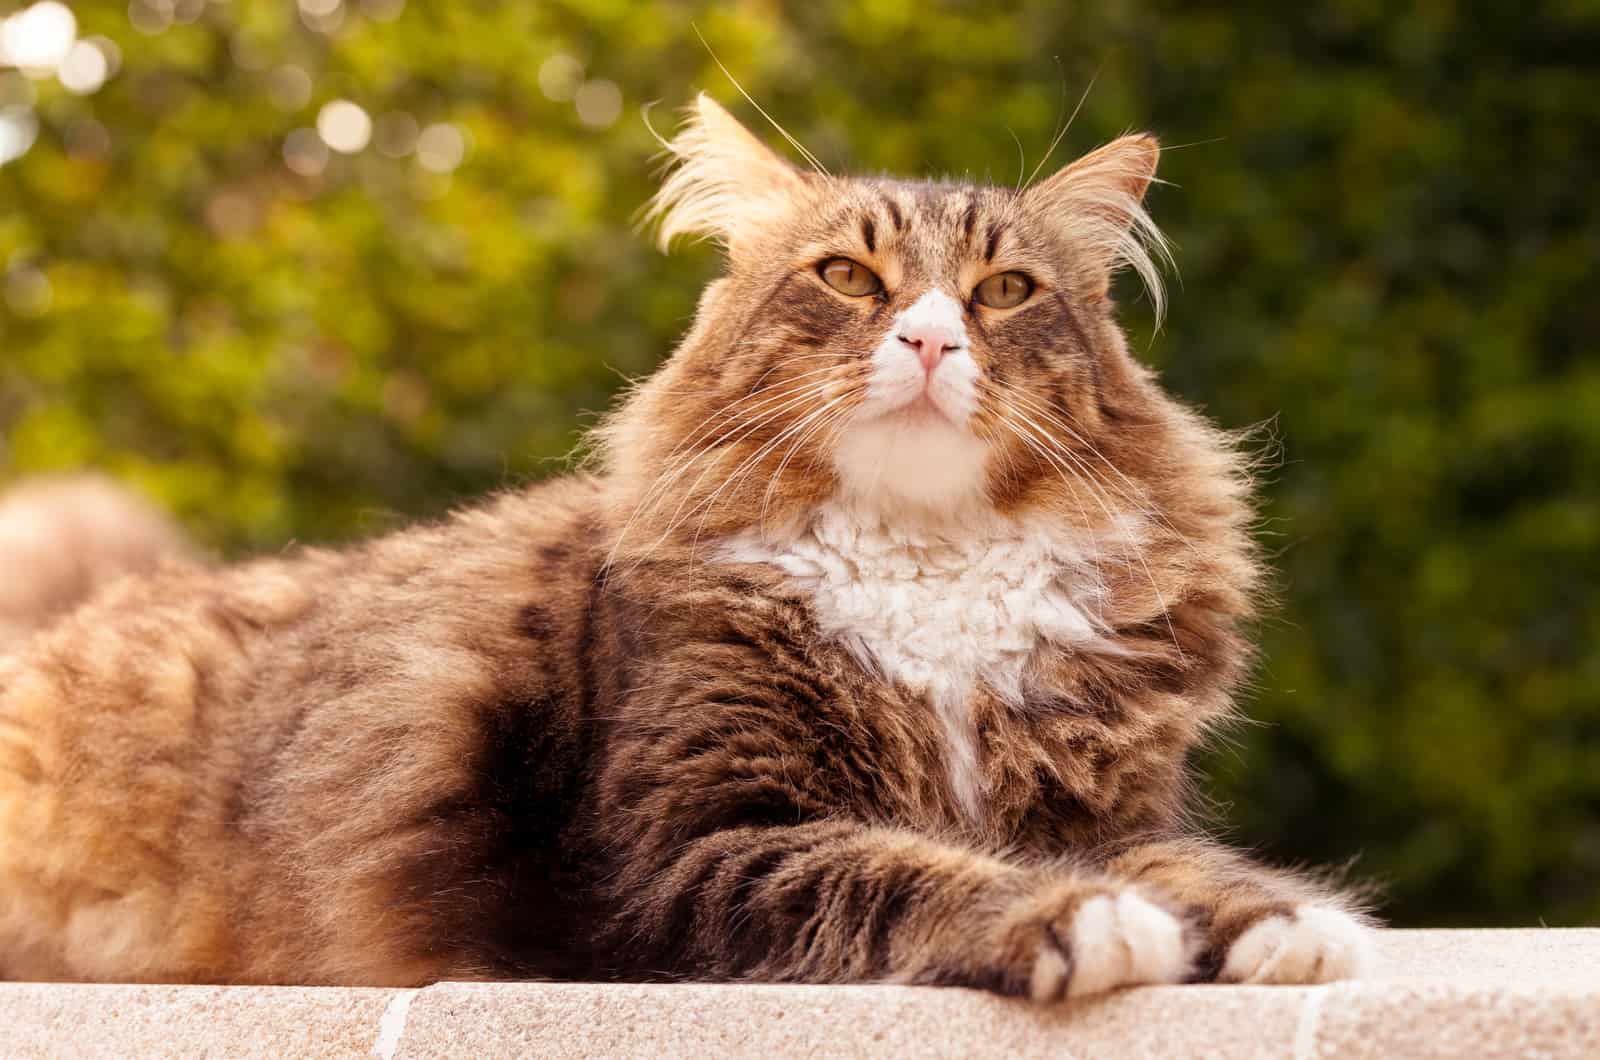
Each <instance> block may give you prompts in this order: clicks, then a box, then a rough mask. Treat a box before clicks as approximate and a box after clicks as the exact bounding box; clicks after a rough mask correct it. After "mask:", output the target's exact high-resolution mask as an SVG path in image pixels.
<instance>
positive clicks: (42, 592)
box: [0, 475, 193, 654]
mask: <svg viewBox="0 0 1600 1060" xmlns="http://www.w3.org/2000/svg"><path fill="white" fill-rule="evenodd" d="M192 555H193V550H192V548H191V546H190V545H189V543H188V541H187V540H186V539H185V537H184V535H183V533H182V532H181V531H180V530H179V529H178V527H177V525H176V524H175V523H173V522H172V520H170V519H168V518H167V517H166V516H165V515H163V514H162V513H161V512H159V511H157V510H156V509H155V508H154V507H152V506H151V505H150V504H148V503H146V502H145V501H144V500H142V499H140V498H139V497H137V496H135V495H134V494H132V493H130V492H129V491H128V490H126V489H124V488H122V487H121V486H118V485H117V484H116V483H114V482H112V481H111V480H109V479H106V478H103V477H100V476H96V475H82V476H63V477H50V478H39V479H32V480H29V481H27V482H24V483H22V484H20V485H18V486H16V487H14V488H13V489H11V490H10V491H9V492H5V493H0V654H4V653H6V652H7V651H9V650H11V649H12V648H15V647H16V646H17V645H18V644H19V643H20V642H21V641H22V640H23V639H25V638H26V637H27V636H29V635H30V634H31V633H33V632H34V631H35V630H38V629H41V628H43V627H44V626H46V625H49V624H50V623H51V622H52V621H54V620H55V619H57V618H59V617H61V616H62V615H64V614H66V613H67V612H69V611H71V610H73V609H74V608H76V607H77V606H78V605H79V604H81V603H83V602H84V601H85V600H87V599H89V597H90V596H92V595H94V594H95V593H96V592H97V591H99V590H100V588H102V587H103V586H105V585H107V584H109V583H111V582H113V581H116V580H117V579H118V578H121V577H122V576H123V575H126V574H135V573H142V572H146V571H151V570H154V569H155V568H156V567H158V566H160V564H161V563H162V561H163V560H165V559H168V558H188V557H191V556H192Z"/></svg>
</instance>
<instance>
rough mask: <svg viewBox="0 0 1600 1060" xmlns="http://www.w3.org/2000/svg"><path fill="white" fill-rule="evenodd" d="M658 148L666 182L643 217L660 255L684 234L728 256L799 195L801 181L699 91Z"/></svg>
mask: <svg viewBox="0 0 1600 1060" xmlns="http://www.w3.org/2000/svg"><path fill="white" fill-rule="evenodd" d="M666 148H667V152H668V154H669V155H670V159H669V162H668V167H669V168H668V172H667V175H666V179H665V180H663V181H662V183H661V189H660V190H659V191H657V192H656V195H655V198H654V199H652V200H651V202H650V207H649V209H648V210H647V211H646V213H645V222H646V223H647V224H654V225H655V226H656V238H657V242H658V243H659V245H660V247H661V249H662V250H667V249H668V248H669V247H670V246H671V243H672V240H673V239H674V238H675V237H677V236H679V235H687V236H698V237H700V238H702V239H713V240H716V241H717V242H718V243H720V244H722V246H723V247H725V248H727V249H729V250H730V251H731V250H732V249H733V248H734V247H735V246H736V245H737V244H739V243H742V242H744V241H745V240H747V239H748V238H750V237H751V236H753V235H755V234H756V233H758V232H760V231H761V230H762V229H763V228H764V227H765V226H767V225H768V224H770V223H771V222H772V221H773V220H775V219H777V218H779V217H782V216H783V215H784V214H786V213H788V212H789V211H790V210H792V209H793V208H794V206H795V205H796V204H797V202H798V201H799V200H801V199H802V198H803V197H804V196H805V193H806V189H807V179H808V178H807V176H806V174H804V173H802V172H801V171H800V170H798V169H796V168H795V167H794V166H792V165H790V164H789V163H788V162H786V161H784V160H783V159H782V158H780V157H779V156H778V155H777V154H775V153H773V151H772V150H771V149H770V148H768V147H767V145H766V144H764V143H762V142H761V141H760V140H758V139H757V138H756V137H755V136H754V135H752V134H751V133H750V131H749V130H748V129H746V128H745V127H744V126H743V125H741V124H739V122H738V121H737V120H736V119H735V118H734V117H733V115H731V114H729V113H728V112H727V111H725V110H723V109H722V107H721V106H719V105H718V104H717V102H716V101H715V100H713V99H712V98H711V97H710V96H708V95H706V94H705V93H703V92H702V93H701V94H700V96H699V98H698V99H696V100H695V102H694V104H693V105H692V106H691V107H689V109H688V120H687V122H686V123H685V124H684V126H683V128H682V129H680V130H679V131H678V135H677V136H675V137H673V139H672V141H671V142H670V143H667V144H666Z"/></svg>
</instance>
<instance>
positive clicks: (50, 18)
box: [0, 0, 78, 77]
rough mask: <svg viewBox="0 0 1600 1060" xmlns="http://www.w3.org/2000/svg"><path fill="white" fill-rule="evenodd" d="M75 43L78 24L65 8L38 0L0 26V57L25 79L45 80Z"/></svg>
mask: <svg viewBox="0 0 1600 1060" xmlns="http://www.w3.org/2000/svg"><path fill="white" fill-rule="evenodd" d="M77 39H78V20H77V18H76V17H75V16H74V15H73V13H72V12H71V10H69V9H68V8H67V6H66V5H65V4H59V3H56V0H41V2H40V3H37V4H34V5H33V6H32V7H28V8H24V9H23V10H21V11H19V12H18V13H16V14H15V15H12V16H11V17H10V18H8V19H6V20H5V22H4V24H0V57H3V58H4V60H5V61H6V62H8V63H10V64H11V65H12V66H15V67H17V68H18V69H19V70H21V71H22V72H23V73H25V74H27V75H28V76H29V77H49V76H50V75H51V74H53V73H55V70H56V67H57V66H58V65H60V63H61V61H62V60H63V59H65V58H66V57H67V53H68V52H69V51H71V50H72V43H73V41H75V40H77Z"/></svg>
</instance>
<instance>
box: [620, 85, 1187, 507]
mask: <svg viewBox="0 0 1600 1060" xmlns="http://www.w3.org/2000/svg"><path fill="white" fill-rule="evenodd" d="M673 153H674V154H675V155H676V156H677V160H678V165H677V168H675V169H674V170H673V171H672V173H671V174H670V176H669V177H668V178H667V181H666V184H665V185H664V187H663V190H662V193H661V196H660V197H659V198H658V200H657V206H656V212H657V215H658V216H659V218H660V220H661V226H662V234H663V238H664V240H670V239H671V237H672V236H673V235H675V234H678V233H696V234H701V235H707V236H711V237H713V238H716V239H718V240H719V241H720V242H722V244H723V245H724V246H725V247H726V249H727V253H728V274H727V276H726V277H724V278H723V279H721V280H718V281H717V282H716V283H714V284H713V285H712V287H711V288H710V289H709V290H708V292H707V295H706V297H705V299H704V300H703V301H702V304H701V310H700V314H699V317H698V318H697V321H696V327H695V329H694V331H693V332H692V333H691V335H690V336H689V337H688V339H686V340H685V342H684V344H683V346H682V347H681V348H680V349H679V350H678V352H677V353H676V354H675V356H674V358H673V360H672V361H671V362H669V364H668V366H667V367H666V368H665V369H664V370H663V371H662V373H660V374H659V375H658V376H657V377H656V379H655V380H653V381H652V382H651V383H650V384H649V385H647V386H646V387H645V388H643V390H642V391H641V393H640V394H639V395H637V396H636V397H635V399H634V402H633V403H632V405H631V406H630V410H629V412H628V413H627V414H625V415H624V416H623V417H622V418H621V420H620V421H619V422H618V423H617V424H614V425H613V427H612V429H611V435H612V437H611V438H610V439H609V444H610V445H611V447H612V448H613V450H616V449H618V448H624V447H625V448H629V449H632V450H635V451H638V452H640V453H648V454H652V455H651V456H647V457H646V458H645V464H646V465H648V467H647V472H648V474H650V475H651V476H652V479H653V482H652V487H651V488H652V489H653V491H654V497H655V500H654V501H652V503H653V504H655V505H656V506H657V507H660V506H661V504H662V503H663V500H664V499H667V498H670V500H671V510H672V511H674V512H675V513H676V516H682V515H683V514H684V513H689V514H690V516H691V517H692V518H695V519H699V520H700V521H701V522H702V524H705V523H708V522H709V523H710V524H712V525H715V526H717V527H719V528H726V527H728V526H729V525H737V524H738V523H739V521H740V520H741V518H743V520H744V521H745V522H747V523H751V522H756V521H760V520H764V519H767V518H770V517H771V516H772V515H773V513H774V512H777V513H779V515H780V516H781V517H783V518H788V517H792V516H794V515H795V514H796V513H797V511H802V510H803V509H804V508H805V506H806V505H808V504H815V503H818V502H820V501H822V500H825V499H829V498H837V499H842V500H846V501H848V502H850V503H853V504H857V505H862V506H867V507H877V508H880V509H882V510H883V511H884V512H885V513H886V514H891V513H912V514H916V515H919V516H933V517H945V518H961V517H964V516H965V515H968V514H971V513H972V512H973V511H975V510H996V509H998V510H1011V509H1015V508H1017V507H1022V506H1027V505H1030V504H1031V505H1040V504H1043V505H1051V504H1054V505H1060V504H1067V503H1078V502H1079V501H1081V502H1084V503H1083V504H1080V505H1079V506H1080V507H1083V506H1084V504H1087V499H1088V498H1089V497H1090V496H1091V491H1090V490H1088V489H1087V488H1086V487H1084V485H1083V482H1082V481H1081V480H1082V479H1083V477H1084V476H1087V477H1088V479H1089V480H1099V479H1102V478H1104V477H1105V476H1106V469H1105V468H1104V467H1097V466H1092V465H1094V464H1095V463H1097V462H1098V463H1099V464H1107V466H1109V461H1110V460H1112V459H1114V458H1113V457H1112V456H1110V455H1109V454H1110V452H1111V451H1113V450H1117V449H1119V448H1121V447H1118V446H1115V445H1108V444H1107V439H1106V438H1105V435H1106V434H1107V432H1108V428H1109V427H1110V425H1109V424H1108V422H1107V421H1108V419H1118V418H1122V417H1124V416H1132V417H1134V418H1137V419H1144V418H1147V417H1146V416H1145V415H1142V414H1141V410H1140V409H1137V408H1133V407H1130V402H1131V403H1132V404H1133V405H1137V404H1138V401H1139V400H1141V399H1143V398H1144V397H1145V396H1146V395H1147V393H1148V390H1149V388H1148V387H1146V386H1143V385H1142V384H1143V375H1142V373H1141V372H1140V371H1139V370H1138V369H1137V368H1136V367H1135V366H1134V365H1133V364H1132V362H1131V360H1130V359H1129V358H1128V356H1127V353H1126V350H1125V347H1124V344H1123V341H1122V336H1121V333H1120V332H1119V331H1118V330H1117V328H1116V325H1115V323H1114V321H1113V320H1112V316H1111V305H1110V301H1109V297H1108V289H1109V283H1110V278H1111V275H1112V273H1113V272H1114V271H1115V270H1116V269H1117V268H1119V267H1122V266H1125V265H1132V266H1133V267H1135V268H1137V269H1138V270H1139V271H1140V272H1141V273H1142V274H1143V275H1144V276H1145V278H1146V280H1147V282H1150V283H1151V285H1152V293H1153V294H1155V295H1156V296H1157V297H1159V280H1158V278H1157V277H1156V275H1155V270H1154V266H1153V264H1152V262H1151V258H1150V254H1149V252H1148V250H1147V247H1148V246H1149V245H1150V244H1151V243H1154V245H1155V247H1156V249H1157V250H1158V251H1159V249H1160V237H1159V234H1158V233H1156V232H1155V229H1154V227H1153V225H1152V224H1151V223H1150V221H1149V218H1148V216H1147V215H1146V214H1145V213H1144V211H1143V208H1142V207H1141V205H1140V202H1141V199H1142V196H1143V193H1144V190H1145V188H1146V186H1147V185H1148V184H1149V182H1150V180H1151V179H1152V178H1153V174H1154V169H1155V163H1156V158H1157V154H1158V152H1157V148H1156V145H1155V142H1154V140H1152V139H1151V138H1149V137H1145V136H1134V137H1125V138H1124V139H1122V140H1119V141H1116V142H1115V143H1113V144H1111V145H1109V146H1107V147H1105V148H1102V149H1101V150H1100V151H1097V152H1095V153H1094V154H1092V155H1089V156H1087V157H1085V158H1084V159H1081V160H1079V161H1078V162H1076V163H1074V164H1072V165H1070V166H1068V167H1066V168H1065V169H1063V170H1061V171H1060V172H1058V173H1057V174H1055V175H1054V176H1052V177H1050V178H1049V179H1047V180H1045V181H1043V182H1041V183H1040V184H1038V185H1034V186H1031V187H1028V188H1026V189H1017V188H1012V187H988V186H978V185H971V184H964V183H955V182H940V183H932V182H922V183H914V182H902V181H895V180H889V179H871V178H868V179H858V178H839V177H832V176H827V175H824V174H821V173H811V172H803V171H801V170H799V169H797V168H795V167H793V166H791V165H789V164H788V163H786V162H784V161H782V160H781V159H779V158H778V157H777V156H776V155H774V154H773V153H772V152H770V151H769V150H768V149H767V148H766V147H765V146H763V145H762V144H760V143H759V141H757V140H756V139H755V138H754V137H753V136H751V135H750V134H749V133H748V132H747V131H745V130H744V129H743V128H742V127H741V126H739V125H738V124H737V123H736V122H734V120H733V119H732V118H731V117H729V116H728V115H727V114H726V113H725V112H724V111H722V110H721V109H720V108H719V107H717V106H716V105H715V104H714V103H711V102H710V101H709V100H708V99H705V98H704V97H702V99H701V101H700V103H699V104H698V105H697V108H696V112H695V114H694V116H693V119H692V121H691V123H690V125H689V126H688V127H687V128H686V130H685V131H684V132H683V133H682V134H680V136H679V137H678V139H677V140H675V141H674V143H673ZM1143 411H1144V412H1148V411H1149V410H1143ZM1113 470H1114V471H1115V472H1116V473H1117V474H1119V475H1123V474H1125V472H1124V471H1122V470H1121V469H1117V468H1113ZM1073 479H1079V480H1080V481H1079V482H1077V484H1076V485H1074V483H1073V481H1072V480H1073ZM1124 492H1125V491H1124ZM1092 495H1093V496H1094V498H1095V499H1096V502H1097V503H1098V504H1099V507H1100V508H1102V509H1105V511H1104V514H1105V515H1106V516H1107V517H1108V518H1114V517H1115V514H1116V513H1115V512H1113V511H1112V510H1110V509H1111V506H1109V505H1107V504H1106V502H1105V500H1102V499H1100V498H1110V497H1112V496H1113V492H1112V491H1110V490H1107V489H1104V488H1102V489H1100V490H1098V491H1093V494H1092ZM1071 498H1077V499H1078V500H1077V501H1073V500H1071ZM647 499H648V498H647ZM1094 521H1096V522H1098V521H1100V520H1098V519H1096V520H1094Z"/></svg>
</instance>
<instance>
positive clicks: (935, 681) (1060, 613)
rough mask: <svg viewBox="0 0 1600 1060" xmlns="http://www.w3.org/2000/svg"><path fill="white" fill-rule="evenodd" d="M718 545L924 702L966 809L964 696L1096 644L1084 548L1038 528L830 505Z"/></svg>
mask: <svg viewBox="0 0 1600 1060" xmlns="http://www.w3.org/2000/svg"><path fill="white" fill-rule="evenodd" d="M725 555H726V556H727V558H729V559H731V560H736V561H741V562H763V563H769V564H772V565H775V566H777V567H778V568H779V569H781V570H783V571H784V572H785V573H786V574H787V575H788V576H789V578H790V580H791V582H792V584H794V585H795V586H796V587H798V588H800V589H802V590H803V591H804V592H806V593H807V594H808V595H809V597H810V601H811V605H812V610H813V612H814V616H815V619H816V622H817V625H818V627H819V629H820V630H821V631H822V632H823V634H824V635H826V636H829V637H832V638H835V639H836V640H838V641H839V643H841V644H842V645H843V646H844V647H845V648H846V649H847V650H849V651H850V652H851V654H852V655H853V656H855V658H856V659H857V661H858V662H859V663H860V664H861V665H862V666H863V667H864V668H866V669H868V670H869V671H871V672H874V673H877V674H879V675H880V676H881V677H883V678H884V679H885V680H888V681H891V682H893V683H894V684H896V685H898V686H899V687H901V688H902V689H904V690H905V691H907V692H909V693H911V694H913V695H916V696H919V697H922V698H923V699H924V700H925V701H926V702H927V704H928V706H929V709H930V711H931V712H932V713H933V715H934V716H935V717H936V718H937V719H938V721H939V723H940V724H941V725H942V727H943V729H944V735H945V746H946V758H947V765H948V767H949V771H950V775H951V781H952V786H953V787H954V789H955V791H956V794H957V796H958V798H960V799H961V801H962V802H963V804H964V807H965V808H966V809H967V810H968V811H970V812H976V810H977V806H978V804H979V801H980V800H981V795H982V792H981V782H980V777H981V765H982V764H981V762H980V761H979V759H978V751H977V746H976V734H975V732H974V731H973V724H972V715H971V709H970V700H971V697H972V696H973V694H974V693H975V692H976V691H977V690H978V689H979V688H980V687H981V688H983V689H985V690H987V691H988V692H990V693H991V694H993V695H995V696H997V697H999V698H1000V699H1001V700H1002V701H1004V702H1010V703H1020V702H1021V700H1022V698H1023V694H1024V688H1023V684H1024V678H1025V674H1026V671H1027V666H1028V662H1029V660H1030V659H1031V658H1032V656H1033V655H1034V653H1035V652H1037V651H1039V650H1041V649H1044V648H1048V647H1050V646H1056V647H1061V648H1071V647H1078V648H1081V649H1087V650H1093V649H1095V648H1096V647H1104V646H1106V642H1105V640H1104V638H1103V636H1102V632H1103V630H1102V627H1101V624H1100V622H1099V620H1098V613H1099V605H1100V602H1101V600H1102V598H1103V596H1102V594H1103V590H1102V588H1101V586H1100V581H1099V578H1098V576H1097V570H1096V565H1095V555H1094V553H1093V550H1091V549H1089V548H1086V547H1085V546H1084V544H1083V543H1080V542H1077V541H1074V540H1073V539H1072V538H1071V537H1069V536H1067V535H1063V534H1059V533H1052V532H1051V531H1049V530H1047V529H1045V528H1040V527H1024V526H1018V525H1015V524H1005V525H994V526H987V527H982V528H968V532H952V531H944V532H936V531H919V530H917V529H915V528H902V527H892V526H887V525H885V524H884V523H883V522H881V521H879V520H876V519H872V518H864V517H862V516H860V515H858V514H856V513H854V512H851V511H848V510H845V509H843V508H835V507H829V508H825V509H824V510H822V511H821V512H820V513H818V515H817V517H816V518H815V520H814V521H813V522H812V523H811V525H810V526H808V527H807V528H806V530H805V531H804V532H802V533H799V534H797V535H795V536H794V537H792V538H790V539H788V540H786V541H783V542H780V543H776V544H770V543H767V544H764V543H758V542H755V541H753V540H745V541H735V542H732V543H730V546H729V548H728V549H727V550H726V552H725Z"/></svg>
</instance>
